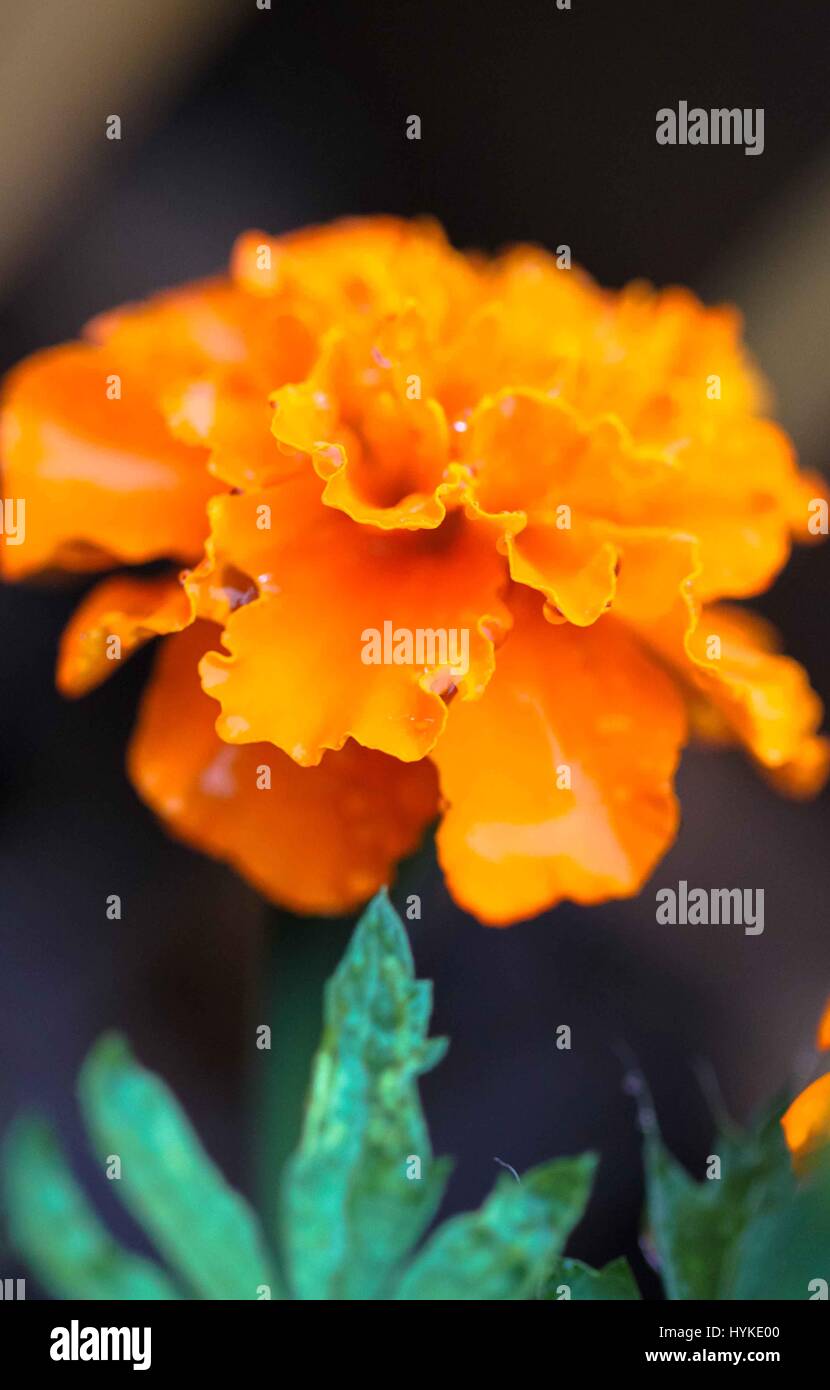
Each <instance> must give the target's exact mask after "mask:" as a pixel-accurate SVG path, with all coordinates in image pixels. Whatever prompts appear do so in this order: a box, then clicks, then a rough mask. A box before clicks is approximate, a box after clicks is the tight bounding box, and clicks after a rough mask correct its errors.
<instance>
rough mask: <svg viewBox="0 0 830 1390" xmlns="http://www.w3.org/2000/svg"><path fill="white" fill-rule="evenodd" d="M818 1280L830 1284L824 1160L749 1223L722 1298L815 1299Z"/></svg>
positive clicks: (829, 1200)
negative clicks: (782, 1197) (787, 1193)
mask: <svg viewBox="0 0 830 1390" xmlns="http://www.w3.org/2000/svg"><path fill="white" fill-rule="evenodd" d="M818 1281H821V1283H822V1284H823V1285H824V1287H825V1288H826V1287H827V1286H830V1160H828V1159H825V1161H824V1163H823V1164H822V1165H820V1166H819V1167H818V1168H817V1169H816V1170H815V1171H814V1172H811V1173H810V1174H808V1175H807V1176H805V1178H804V1180H803V1181H801V1182H799V1183H798V1184H796V1185H795V1187H794V1188H793V1190H792V1191H791V1192H790V1194H789V1197H785V1198H784V1199H783V1200H780V1201H775V1202H772V1201H770V1202H767V1203H765V1204H764V1205H763V1206H762V1208H761V1210H759V1211H758V1212H757V1213H756V1215H755V1216H753V1217H752V1218H751V1219H750V1220H749V1221H748V1223H747V1225H746V1227H745V1228H744V1230H743V1232H742V1233H741V1235H740V1237H739V1239H738V1242H737V1244H736V1248H735V1251H734V1258H733V1260H732V1267H731V1271H730V1279H729V1285H728V1290H727V1292H725V1293H724V1294H723V1297H728V1298H731V1299H739V1298H748V1299H787V1300H793V1299H810V1298H816V1297H821V1296H822V1293H821V1292H819V1286H818ZM822 1292H823V1290H822ZM825 1296H826V1294H825Z"/></svg>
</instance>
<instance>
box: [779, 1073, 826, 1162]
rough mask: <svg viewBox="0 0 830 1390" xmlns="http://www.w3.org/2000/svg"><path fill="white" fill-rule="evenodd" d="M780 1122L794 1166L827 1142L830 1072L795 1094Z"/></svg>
mask: <svg viewBox="0 0 830 1390" xmlns="http://www.w3.org/2000/svg"><path fill="white" fill-rule="evenodd" d="M781 1125H782V1128H783V1130H784V1137H785V1139H786V1141H787V1147H788V1148H789V1150H790V1153H791V1154H792V1156H793V1160H794V1161H795V1164H796V1167H797V1168H798V1167H803V1166H804V1161H805V1160H806V1159H808V1158H809V1157H810V1155H812V1154H814V1153H815V1152H816V1150H817V1149H820V1148H823V1147H824V1145H826V1144H827V1143H830V1072H827V1074H826V1075H825V1076H820V1077H819V1078H818V1080H817V1081H813V1082H812V1083H811V1084H810V1085H809V1086H807V1088H806V1089H805V1090H803V1091H802V1092H801V1094H800V1095H798V1096H796V1098H795V1100H794V1101H793V1103H792V1105H791V1106H790V1107H789V1109H788V1110H787V1111H786V1112H785V1113H784V1114H783V1115H782V1117H781Z"/></svg>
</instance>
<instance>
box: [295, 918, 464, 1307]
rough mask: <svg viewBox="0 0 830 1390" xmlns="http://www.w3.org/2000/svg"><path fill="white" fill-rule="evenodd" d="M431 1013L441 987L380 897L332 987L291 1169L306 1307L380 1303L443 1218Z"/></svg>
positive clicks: (436, 1045)
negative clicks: (422, 973)
mask: <svg viewBox="0 0 830 1390" xmlns="http://www.w3.org/2000/svg"><path fill="white" fill-rule="evenodd" d="M431 1010H432V987H431V985H430V984H429V983H428V982H426V981H419V980H416V979H415V971H414V966H413V961H412V954H411V951H410V949H409V942H408V940H407V936H406V932H405V930H404V928H403V924H402V923H401V921H400V919H399V917H398V916H397V913H396V912H395V911H394V909H393V908H392V906H391V905H390V903H389V900H388V898H387V896H386V893H385V892H383V893H380V894H378V896H377V897H376V898H375V899H374V900H373V901H372V902H371V903H370V904H369V906H368V907H367V909H366V911H365V912H364V914H363V916H362V917H361V919H360V921H359V923H358V925H357V927H356V929H355V932H354V934H353V936H352V939H351V942H350V943H349V946H348V949H347V951H346V953H345V955H344V957H343V960H342V961H341V962H340V965H339V966H338V968H337V970H336V971H335V973H334V975H333V976H332V978H331V980H330V981H329V983H328V985H327V986H326V993H325V1008H324V1028H323V1037H322V1040H321V1044H320V1049H319V1051H318V1053H317V1057H316V1059H315V1063H314V1068H313V1075H312V1084H311V1090H310V1095H309V1101H308V1108H307V1112H306V1118H305V1124H304V1127H303V1134H302V1139H301V1141H300V1145H299V1148H298V1150H297V1152H296V1153H295V1154H294V1155H293V1157H292V1158H291V1159H290V1160H289V1162H288V1164H287V1165H286V1171H285V1176H284V1182H283V1189H282V1194H281V1201H282V1213H283V1223H282V1224H283V1240H284V1248H285V1255H286V1263H287V1267H288V1269H289V1271H290V1278H291V1284H292V1287H293V1289H294V1292H295V1294H296V1296H297V1297H298V1298H304V1299H374V1298H378V1297H380V1296H382V1294H383V1292H384V1290H385V1289H386V1288H387V1287H388V1284H389V1281H390V1279H391V1277H392V1275H393V1274H394V1272H395V1271H396V1269H397V1267H398V1266H399V1264H400V1262H401V1260H402V1259H403V1258H404V1256H405V1255H406V1254H407V1253H408V1251H409V1250H410V1249H411V1248H412V1246H413V1245H414V1244H415V1242H416V1241H417V1240H418V1238H419V1236H420V1235H421V1234H422V1232H423V1231H424V1230H425V1228H426V1226H427V1225H428V1224H429V1222H430V1221H431V1219H432V1217H433V1215H434V1214H435V1211H436V1209H437V1207H438V1204H439V1202H440V1200H441V1195H442V1193H443V1190H444V1186H445V1183H446V1178H447V1174H448V1165H447V1163H446V1162H435V1161H434V1160H433V1157H432V1150H431V1146H430V1142H429V1134H428V1132H427V1127H426V1123H425V1121H424V1116H423V1112H422V1110H421V1103H420V1098H419V1095H418V1084H417V1082H418V1077H419V1076H420V1075H422V1074H423V1073H424V1072H426V1071H428V1070H429V1069H430V1068H431V1067H433V1066H434V1065H435V1063H436V1062H437V1061H439V1059H440V1058H441V1057H442V1056H443V1053H444V1051H445V1047H446V1044H445V1043H444V1042H443V1040H436V1039H433V1040H430V1039H428V1037H427V1030H428V1026H429V1017H430V1013H431ZM417 1164H420V1176H414V1174H415V1172H416V1167H417Z"/></svg>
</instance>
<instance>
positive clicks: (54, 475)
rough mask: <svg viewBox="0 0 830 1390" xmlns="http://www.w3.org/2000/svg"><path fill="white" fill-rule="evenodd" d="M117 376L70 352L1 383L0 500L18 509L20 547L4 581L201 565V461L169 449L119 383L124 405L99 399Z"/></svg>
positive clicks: (137, 393)
mask: <svg viewBox="0 0 830 1390" xmlns="http://www.w3.org/2000/svg"><path fill="white" fill-rule="evenodd" d="M119 371H120V363H119V361H118V359H117V358H114V357H113V356H112V355H111V354H110V353H109V352H108V351H107V350H106V349H105V348H101V349H97V348H93V347H88V346H86V345H84V344H73V345H70V346H68V347H60V348H53V349H50V350H49V351H48V352H42V353H39V354H37V355H36V356H35V357H32V358H30V359H29V360H28V361H27V362H25V363H23V364H22V366H20V367H18V368H16V370H15V371H13V372H12V373H11V375H10V377H9V378H8V381H7V383H6V388H5V400H4V406H3V413H2V461H3V489H4V495H6V496H10V497H22V498H25V500H26V537H25V542H24V544H22V545H20V546H8V545H6V546H3V547H2V551H0V554H2V559H3V569H4V572H5V573H6V575H7V576H8V577H10V578H15V579H16V578H20V577H21V576H23V575H25V574H30V573H32V572H35V571H37V570H40V569H44V568H46V567H49V566H59V567H64V568H67V569H77V570H96V569H104V568H107V567H110V566H111V565H112V564H113V562H114V561H124V562H127V563H136V562H141V561H145V560H151V559H156V558H159V557H170V558H174V559H181V560H189V559H192V558H193V557H194V556H197V555H198V554H199V553H200V551H201V549H202V542H203V540H204V537H205V535H206V534H207V514H206V504H207V500H208V498H209V497H210V496H211V495H212V493H214V492H216V491H217V490H218V485H217V484H216V482H215V481H213V480H212V479H211V478H210V477H209V476H208V475H207V473H206V472H205V459H206V454H205V452H204V451H203V450H202V449H194V448H189V447H187V446H186V445H184V444H182V443H180V442H178V441H177V440H175V439H172V438H171V437H170V434H169V432H168V430H167V429H166V427H165V424H164V420H163V419H162V417H161V415H160V414H159V412H158V410H157V409H156V406H155V404H154V401H153V400H152V398H150V397H149V396H148V395H147V393H146V392H145V390H144V389H143V386H142V384H141V381H140V380H137V379H134V378H132V377H131V376H129V374H128V373H125V374H124V376H123V378H122V382H121V388H122V394H121V399H108V397H107V389H108V386H109V384H110V383H109V381H108V378H110V376H111V375H113V374H115V375H118V374H119ZM113 389H114V388H113Z"/></svg>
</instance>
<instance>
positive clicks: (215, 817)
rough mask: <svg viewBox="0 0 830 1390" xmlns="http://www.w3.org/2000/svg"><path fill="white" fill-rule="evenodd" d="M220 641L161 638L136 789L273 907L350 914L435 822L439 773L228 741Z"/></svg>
mask: <svg viewBox="0 0 830 1390" xmlns="http://www.w3.org/2000/svg"><path fill="white" fill-rule="evenodd" d="M215 640H216V635H215V633H214V632H213V631H212V630H211V627H210V625H209V624H206V623H197V624H196V625H194V627H192V628H189V629H188V630H187V631H185V632H183V633H181V634H180V635H179V636H176V637H172V638H170V639H169V640H168V641H166V642H165V643H164V645H163V647H162V650H161V652H160V654H159V659H158V662H157V664H156V667H155V671H154V674H153V678H152V681H151V683H150V685H149V687H148V689H147V691H146V693H145V696H144V700H143V703H142V706H141V712H140V715H139V720H138V724H137V726H136V730H135V733H134V734H133V738H132V742H131V744H130V749H129V755H128V765H129V772H130V777H131V779H132V781H133V784H134V786H135V788H136V790H137V791H138V792H139V793H140V795H141V796H142V797H144V799H145V801H147V802H149V804H150V805H151V806H152V807H153V809H154V810H155V811H156V813H157V814H158V815H159V816H160V817H161V818H162V820H164V821H165V823H166V825H167V827H168V829H169V830H171V831H172V833H174V834H176V835H178V836H179V837H180V838H181V839H182V840H184V841H186V843H187V844H190V845H193V846H194V848H196V849H200V850H202V851H203V852H204V853H206V854H212V855H214V856H215V857H216V858H218V859H223V860H225V861H226V862H227V863H229V864H232V865H233V867H234V868H235V869H236V870H237V871H238V872H239V873H241V874H243V875H244V877H245V878H247V879H248V880H249V881H250V882H251V883H252V884H253V885H254V887H255V888H257V889H258V890H259V891H260V892H261V893H263V894H264V895H265V896H266V897H267V898H269V899H271V901H272V902H275V903H278V904H280V905H281V906H284V907H287V908H290V909H291V910H292V911H294V912H304V913H321V914H325V913H341V912H348V911H351V910H352V909H353V908H355V907H358V906H359V905H360V904H361V903H363V902H365V900H366V899H367V898H368V897H370V896H371V894H372V893H374V892H376V890H377V889H378V888H380V887H381V885H382V884H384V883H388V882H389V880H390V879H391V878H392V877H393V875H394V872H395V866H396V864H397V862H398V860H400V859H402V858H404V856H405V855H407V854H409V853H411V852H412V851H413V850H414V849H415V848H416V847H417V845H418V842H419V841H420V839H421V836H422V835H423V833H424V831H425V829H426V827H427V826H428V825H429V823H430V822H431V821H432V820H433V819H434V817H435V814H436V809H437V788H436V778H435V771H434V768H433V767H432V766H431V765H430V764H429V763H428V762H424V763H417V764H414V765H412V766H407V765H404V764H403V763H399V762H396V761H395V759H393V758H386V757H384V756H383V754H382V753H374V752H370V751H369V750H367V749H364V748H358V747H357V745H356V744H353V743H349V744H346V746H345V747H344V748H343V749H342V750H341V751H340V752H339V753H329V754H327V755H326V757H325V758H324V759H323V761H322V763H321V764H320V766H319V767H315V768H300V767H298V766H297V764H296V763H294V762H292V761H291V759H290V758H288V757H286V755H285V754H284V753H281V752H280V751H279V749H277V748H274V747H272V746H271V745H270V744H248V745H247V746H246V747H244V748H239V747H231V746H230V745H228V744H226V743H223V742H222V741H221V739H219V738H218V736H217V734H216V731H215V729H214V715H215V712H216V706H215V704H214V703H213V701H212V700H209V699H208V698H207V696H206V695H204V694H203V692H202V690H201V687H200V685H199V676H198V663H199V658H200V657H201V656H202V654H203V652H204V651H205V649H206V647H208V646H210V644H211V642H214V641H215ZM183 719H184V720H185V722H186V726H187V732H186V735H185V736H183V734H182V720H183Z"/></svg>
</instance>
